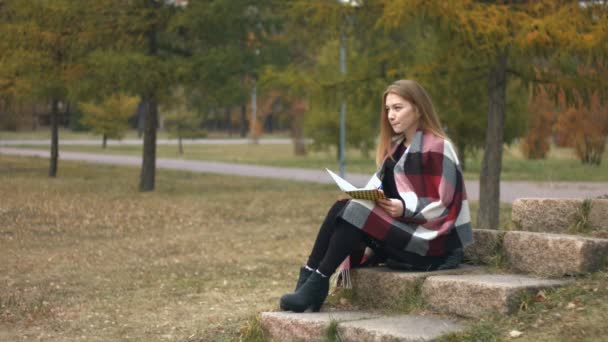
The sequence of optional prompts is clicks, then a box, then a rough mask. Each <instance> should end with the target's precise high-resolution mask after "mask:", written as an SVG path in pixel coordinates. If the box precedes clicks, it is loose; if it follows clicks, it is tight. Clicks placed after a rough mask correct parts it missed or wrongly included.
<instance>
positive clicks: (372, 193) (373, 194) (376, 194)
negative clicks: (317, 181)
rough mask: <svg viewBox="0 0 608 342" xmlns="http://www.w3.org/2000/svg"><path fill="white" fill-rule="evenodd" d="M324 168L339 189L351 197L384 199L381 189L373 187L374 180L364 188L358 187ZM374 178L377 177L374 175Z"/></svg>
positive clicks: (372, 199)
mask: <svg viewBox="0 0 608 342" xmlns="http://www.w3.org/2000/svg"><path fill="white" fill-rule="evenodd" d="M325 170H327V172H328V173H329V175H330V176H331V178H333V179H334V182H336V184H337V185H338V187H339V188H340V190H342V191H344V192H345V193H347V194H348V195H349V196H350V197H352V198H356V199H362V200H370V201H375V200H377V199H379V198H383V199H386V196H384V192H382V191H380V190H378V189H377V188H376V187H374V186H373V185H372V183H374V182H372V181H370V182H369V183H368V184H367V185H366V186H365V188H363V189H358V188H356V187H355V186H354V185H352V184H350V183H349V182H347V181H346V180H345V179H344V178H342V177H340V176H338V175H337V174H335V173H333V172H331V171H330V170H329V169H325ZM376 179H377V177H376Z"/></svg>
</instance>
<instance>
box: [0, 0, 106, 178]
mask: <svg viewBox="0 0 608 342" xmlns="http://www.w3.org/2000/svg"><path fill="white" fill-rule="evenodd" d="M100 5H101V4H100V3H99V2H96V1H88V0H85V1H77V2H74V1H69V0H56V1H43V0H33V1H19V0H4V1H3V2H2V3H0V10H1V11H2V15H3V19H4V20H3V25H2V26H1V28H0V29H1V30H2V40H3V43H2V45H3V52H2V56H1V57H0V62H1V64H2V66H3V67H0V69H5V70H6V67H7V66H8V68H9V69H10V70H11V72H10V73H9V75H11V77H10V78H9V79H8V81H6V80H5V81H2V80H0V82H2V83H4V87H7V86H11V87H13V89H15V87H16V86H17V87H19V86H20V87H21V90H26V93H25V94H23V95H20V96H23V97H27V98H29V99H30V101H36V100H38V101H40V100H44V101H48V102H50V108H51V110H50V123H51V146H50V150H51V158H50V165H49V176H50V177H55V176H56V175H57V164H58V157H59V145H58V141H59V134H58V120H59V115H60V107H61V105H64V106H65V105H66V103H67V102H68V101H69V99H70V97H71V94H72V91H71V89H72V88H73V87H76V86H77V84H78V81H79V80H80V79H81V78H82V76H83V68H82V62H83V58H84V57H85V56H86V53H87V51H88V50H89V49H90V48H91V47H92V46H93V45H94V44H95V39H93V38H92V37H93V36H94V29H93V28H92V27H91V26H89V25H87V24H86V23H87V18H88V17H89V14H90V13H93V12H94V11H96V10H100ZM0 86H2V84H0Z"/></svg>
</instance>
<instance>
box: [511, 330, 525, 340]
mask: <svg viewBox="0 0 608 342" xmlns="http://www.w3.org/2000/svg"><path fill="white" fill-rule="evenodd" d="M521 335H523V333H522V332H521V331H519V330H511V332H510V333H509V336H511V337H513V338H518V337H519V336H521Z"/></svg>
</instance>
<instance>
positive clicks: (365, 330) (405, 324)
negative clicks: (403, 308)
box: [338, 315, 464, 342]
mask: <svg viewBox="0 0 608 342" xmlns="http://www.w3.org/2000/svg"><path fill="white" fill-rule="evenodd" d="M463 329H464V325H463V324H460V323H458V322H455V321H454V320H446V319H441V318H438V317H433V316H412V315H403V316H392V317H380V318H376V319H365V320H360V321H350V322H345V323H340V324H338V333H339V334H340V340H341V341H353V342H358V341H387V342H388V341H433V340H435V339H437V338H438V337H439V336H441V335H443V334H447V333H451V332H457V331H462V330H463Z"/></svg>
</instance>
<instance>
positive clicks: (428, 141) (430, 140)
mask: <svg viewBox="0 0 608 342" xmlns="http://www.w3.org/2000/svg"><path fill="white" fill-rule="evenodd" d="M422 139H423V143H422V151H423V152H430V153H440V154H443V155H444V156H446V157H448V158H450V159H451V160H453V161H454V162H455V163H456V164H458V163H459V161H458V155H457V153H456V149H455V148H454V144H453V143H452V141H451V140H450V139H449V138H448V137H445V136H439V135H437V134H434V133H432V132H423V136H422Z"/></svg>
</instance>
